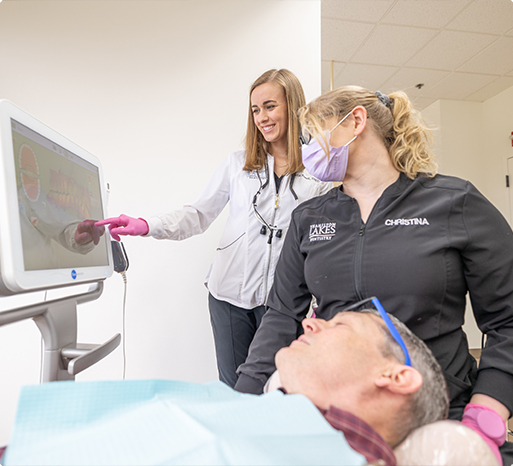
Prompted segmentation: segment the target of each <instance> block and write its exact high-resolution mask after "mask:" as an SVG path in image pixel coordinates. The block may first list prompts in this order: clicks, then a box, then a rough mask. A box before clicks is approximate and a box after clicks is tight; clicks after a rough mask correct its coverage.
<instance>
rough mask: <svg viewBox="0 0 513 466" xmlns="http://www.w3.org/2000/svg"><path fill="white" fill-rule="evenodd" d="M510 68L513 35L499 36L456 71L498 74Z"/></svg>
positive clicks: (512, 52) (511, 64) (512, 62)
mask: <svg viewBox="0 0 513 466" xmlns="http://www.w3.org/2000/svg"><path fill="white" fill-rule="evenodd" d="M512 4H513V3H512ZM510 70H513V37H501V38H500V39H499V40H498V41H496V42H495V43H493V44H492V45H491V46H489V47H487V48H486V49H484V50H483V51H482V52H481V53H479V54H477V55H476V56H475V57H474V58H472V59H470V60H469V61H468V62H467V63H465V64H464V65H463V66H461V67H460V68H458V71H470V72H471V73H486V74H497V75H499V76H501V75H503V74H505V73H507V72H508V71H510Z"/></svg>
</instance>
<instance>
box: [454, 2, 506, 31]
mask: <svg viewBox="0 0 513 466" xmlns="http://www.w3.org/2000/svg"><path fill="white" fill-rule="evenodd" d="M512 24H513V2H511V1H508V0H475V1H474V2H472V3H471V4H470V5H469V6H468V8H465V10H463V11H462V12H461V13H460V14H459V15H458V16H457V17H456V18H455V19H454V20H452V21H451V22H450V23H449V24H448V25H447V26H446V27H447V29H456V30H458V31H470V32H485V33H489V34H504V33H505V32H507V31H509V30H510V29H511V25H512Z"/></svg>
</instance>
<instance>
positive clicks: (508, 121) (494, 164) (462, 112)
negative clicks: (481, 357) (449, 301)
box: [422, 87, 513, 348]
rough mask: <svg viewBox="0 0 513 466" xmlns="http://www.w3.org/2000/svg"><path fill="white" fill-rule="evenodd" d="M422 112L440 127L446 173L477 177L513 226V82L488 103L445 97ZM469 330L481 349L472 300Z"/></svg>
mask: <svg viewBox="0 0 513 466" xmlns="http://www.w3.org/2000/svg"><path fill="white" fill-rule="evenodd" d="M422 114H423V116H424V118H425V120H426V121H427V122H428V123H429V124H430V126H432V127H433V128H434V132H433V134H434V137H435V141H434V148H435V153H436V155H437V159H438V162H439V171H440V173H443V174H445V175H454V176H458V177H460V178H463V179H466V180H469V181H471V182H472V183H473V184H474V185H475V186H476V187H477V188H478V189H479V190H480V191H481V192H482V193H483V194H484V195H485V196H486V197H487V198H488V199H489V200H490V201H491V202H492V203H493V204H494V205H495V206H496V207H497V208H498V209H499V210H500V211H501V213H502V214H503V215H504V216H505V217H506V218H507V219H508V220H509V222H510V224H511V225H513V218H511V213H510V210H509V197H508V196H509V190H508V188H506V183H505V175H506V174H507V162H506V161H507V158H508V157H513V148H512V147H511V141H510V140H509V139H508V138H509V136H510V135H511V131H513V87H512V88H510V89H507V90H506V91H503V92H502V93H500V94H499V95H497V96H495V97H493V98H491V99H489V100H487V101H485V102H483V103H480V102H463V101H454V100H439V101H437V102H435V103H434V104H432V105H430V106H429V107H427V108H426V109H424V110H423V111H422ZM509 189H513V188H509ZM467 301H468V300H467ZM464 330H465V332H466V333H467V336H468V339H469V344H470V347H471V348H480V347H481V332H480V331H479V329H478V328H477V325H476V323H475V319H474V316H473V314H472V311H471V307H470V302H468V306H467V313H466V316H465V326H464Z"/></svg>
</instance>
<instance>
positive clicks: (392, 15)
mask: <svg viewBox="0 0 513 466" xmlns="http://www.w3.org/2000/svg"><path fill="white" fill-rule="evenodd" d="M341 3H342V2H341ZM469 3H471V0H439V1H436V2H429V1H428V2H426V1H412V0H399V1H397V2H396V3H395V4H394V6H393V8H392V9H391V10H390V11H389V12H388V13H387V14H386V16H385V17H384V18H383V20H382V22H383V23H387V24H388V23H390V24H403V25H405V26H422V27H432V28H441V27H443V26H445V25H446V24H447V22H448V21H450V20H451V19H452V18H454V17H455V16H456V15H457V14H458V13H459V12H460V11H462V10H463V8H464V7H465V6H467V5H468V4H469Z"/></svg>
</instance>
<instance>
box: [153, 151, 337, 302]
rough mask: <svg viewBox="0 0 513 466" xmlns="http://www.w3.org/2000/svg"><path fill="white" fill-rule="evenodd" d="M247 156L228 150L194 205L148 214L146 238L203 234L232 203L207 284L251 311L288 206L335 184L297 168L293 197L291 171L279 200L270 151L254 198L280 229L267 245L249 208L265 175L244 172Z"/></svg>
mask: <svg viewBox="0 0 513 466" xmlns="http://www.w3.org/2000/svg"><path fill="white" fill-rule="evenodd" d="M245 158H246V154H245V151H238V152H233V153H231V154H230V155H229V156H228V157H227V158H226V159H225V161H224V162H223V163H222V164H221V166H220V167H219V168H218V169H217V170H216V171H215V173H214V175H213V176H212V178H211V179H210V181H209V182H208V183H207V185H206V186H205V187H204V188H203V189H202V190H201V192H200V193H199V196H198V198H197V199H196V200H195V201H194V202H193V203H192V204H187V205H185V206H184V207H183V208H182V209H179V210H175V211H174V212H171V213H168V214H162V215H159V216H156V217H152V218H150V219H149V220H148V225H149V232H148V236H152V237H153V238H157V239H172V240H183V239H186V238H189V237H190V236H193V235H198V234H200V233H203V232H204V231H205V230H206V229H207V228H208V227H209V226H210V224H211V223H212V222H213V221H214V220H215V219H216V218H217V216H218V215H219V214H220V213H221V211H222V210H223V209H224V207H225V206H226V204H227V203H228V201H230V215H229V217H228V221H227V223H226V227H225V229H224V233H223V236H222V238H221V241H220V242H219V247H218V248H217V252H216V255H215V258H214V261H213V263H212V265H211V267H210V270H209V272H208V275H207V277H206V280H205V285H206V286H207V288H208V290H209V292H210V293H211V294H212V295H213V296H214V297H215V298H216V299H219V300H221V301H227V302H229V303H231V304H233V305H235V306H238V307H242V308H245V309H253V308H255V307H257V306H261V305H263V304H265V302H266V300H267V295H268V293H269V290H270V288H271V285H272V283H273V278H274V270H275V268H276V263H277V261H278V258H279V256H280V252H281V248H282V245H283V241H284V239H285V235H286V233H287V230H288V228H289V222H290V215H291V213H292V210H293V209H294V208H295V207H296V206H298V205H299V204H300V203H302V202H304V201H306V200H307V199H310V198H312V197H315V196H319V195H321V194H324V193H326V192H328V191H329V190H330V189H331V188H332V187H333V185H332V183H324V182H321V181H319V180H317V179H316V178H314V177H313V176H311V175H310V174H308V173H307V172H306V171H302V172H298V173H296V175H295V177H294V182H293V185H292V188H293V190H294V192H295V194H296V195H297V200H296V199H295V197H294V194H293V192H292V190H291V189H290V182H291V178H292V175H285V176H284V177H283V178H282V181H281V185H280V189H279V193H278V202H277V196H276V185H275V181H274V176H273V173H274V158H273V157H272V156H269V155H268V156H267V163H268V166H269V174H270V180H269V184H268V185H267V186H266V187H265V188H264V189H263V190H262V192H261V194H260V195H259V196H258V198H257V210H258V212H259V213H260V215H261V216H262V217H263V218H264V220H265V221H266V222H267V223H268V224H270V225H276V226H277V227H278V228H280V229H281V230H282V236H281V238H277V237H276V236H275V237H274V238H273V239H272V242H271V243H270V244H268V239H269V230H267V234H265V235H262V234H261V233H260V230H261V227H262V223H260V221H259V220H258V219H257V218H256V216H255V212H254V209H253V198H254V196H255V194H256V193H257V191H258V190H259V188H260V186H261V183H262V184H265V182H266V180H267V174H266V171H265V170H264V169H262V170H261V171H260V172H259V173H257V172H256V171H252V172H248V171H243V170H242V167H243V166H244V164H245ZM276 205H277V207H276Z"/></svg>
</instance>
